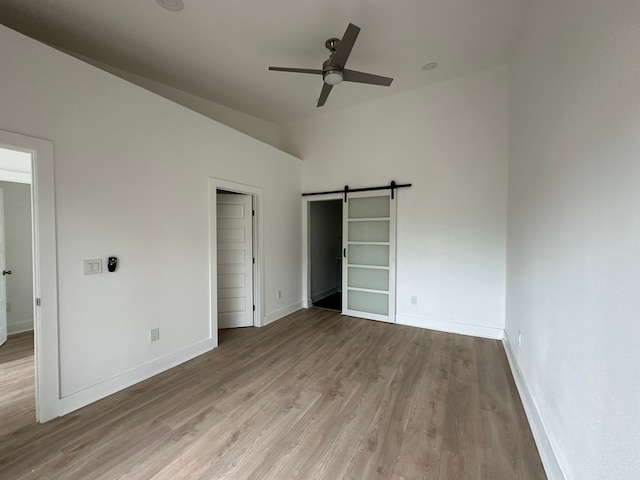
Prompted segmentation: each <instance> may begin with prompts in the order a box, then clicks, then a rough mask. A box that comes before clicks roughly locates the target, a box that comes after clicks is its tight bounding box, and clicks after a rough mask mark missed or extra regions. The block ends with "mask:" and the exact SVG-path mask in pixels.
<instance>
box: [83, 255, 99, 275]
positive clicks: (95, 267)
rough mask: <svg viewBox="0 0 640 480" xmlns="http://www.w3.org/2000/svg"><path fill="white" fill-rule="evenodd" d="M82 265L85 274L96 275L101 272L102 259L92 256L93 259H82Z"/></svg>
mask: <svg viewBox="0 0 640 480" xmlns="http://www.w3.org/2000/svg"><path fill="white" fill-rule="evenodd" d="M82 266H83V269H84V274H85V275H98V274H100V273H102V259H101V258H94V259H93V260H83V261H82Z"/></svg>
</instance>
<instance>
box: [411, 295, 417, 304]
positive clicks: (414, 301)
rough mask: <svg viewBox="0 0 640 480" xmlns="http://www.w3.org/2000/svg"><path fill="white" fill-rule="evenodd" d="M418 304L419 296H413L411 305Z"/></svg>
mask: <svg viewBox="0 0 640 480" xmlns="http://www.w3.org/2000/svg"><path fill="white" fill-rule="evenodd" d="M417 304H418V297H416V296H412V297H411V305H417Z"/></svg>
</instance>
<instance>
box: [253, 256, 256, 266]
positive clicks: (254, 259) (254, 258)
mask: <svg viewBox="0 0 640 480" xmlns="http://www.w3.org/2000/svg"><path fill="white" fill-rule="evenodd" d="M253 264H254V265H255V264H256V257H253Z"/></svg>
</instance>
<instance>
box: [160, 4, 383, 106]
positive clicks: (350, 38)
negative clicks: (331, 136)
mask: <svg viewBox="0 0 640 480" xmlns="http://www.w3.org/2000/svg"><path fill="white" fill-rule="evenodd" d="M158 1H160V0H158ZM359 33H360V27H357V26H356V25H354V24H353V23H350V24H349V26H348V27H347V30H346V31H345V32H344V35H343V36H342V39H339V38H330V39H329V40H327V41H326V42H325V44H324V45H325V47H327V49H328V50H329V51H330V52H331V55H330V56H329V58H328V59H327V60H325V62H324V63H323V64H322V70H320V69H312V68H286V67H269V70H273V71H277V72H293V73H308V74H311V75H322V79H323V81H324V83H323V85H322V90H321V91H320V97H319V98H318V104H317V105H316V106H317V107H321V106H323V105H324V104H325V102H326V101H327V97H328V96H329V92H331V89H332V88H333V86H334V85H337V84H339V83H341V82H343V81H345V82H356V83H367V84H369V85H380V86H384V87H388V86H389V85H391V82H392V81H393V78H388V77H381V76H380V75H373V74H371V73H364V72H357V71H355V70H347V69H345V68H344V66H345V63H347V59H348V58H349V55H350V54H351V49H352V48H353V45H354V44H355V42H356V39H357V38H358V34H359Z"/></svg>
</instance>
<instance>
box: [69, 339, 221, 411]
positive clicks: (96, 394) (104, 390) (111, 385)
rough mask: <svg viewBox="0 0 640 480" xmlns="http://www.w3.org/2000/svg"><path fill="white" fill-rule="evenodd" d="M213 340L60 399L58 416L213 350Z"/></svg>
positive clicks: (192, 346)
mask: <svg viewBox="0 0 640 480" xmlns="http://www.w3.org/2000/svg"><path fill="white" fill-rule="evenodd" d="M213 348H214V344H213V340H212V339H210V338H208V339H206V340H202V341H200V342H198V343H195V344H193V345H191V346H189V347H186V348H183V349H181V350H178V351H177V352H173V353H170V354H168V355H165V356H164V357H160V358H157V359H155V360H153V361H151V362H149V363H145V364H144V365H140V366H139V367H136V368H133V369H131V370H129V371H127V372H124V373H122V374H120V375H116V376H115V377H112V378H110V379H108V380H105V381H103V382H100V383H98V384H96V385H92V386H90V387H87V388H85V389H83V390H80V391H78V392H75V393H71V394H68V395H66V396H64V397H63V398H61V399H60V402H59V408H58V412H59V414H60V416H62V415H66V414H67V413H69V412H73V411H74V410H77V409H79V408H82V407H84V406H86V405H89V404H90V403H93V402H95V401H98V400H100V399H102V398H105V397H107V396H109V395H111V394H113V393H116V392H118V391H120V390H124V389H125V388H127V387H130V386H131V385H135V384H136V383H139V382H142V381H143V380H146V379H148V378H150V377H153V376H154V375H157V374H159V373H162V372H164V371H166V370H169V369H170V368H173V367H175V366H177V365H180V364H181V363H184V362H186V361H188V360H191V359H192V358H195V357H197V356H198V355H202V354H203V353H206V352H208V351H210V350H213Z"/></svg>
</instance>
